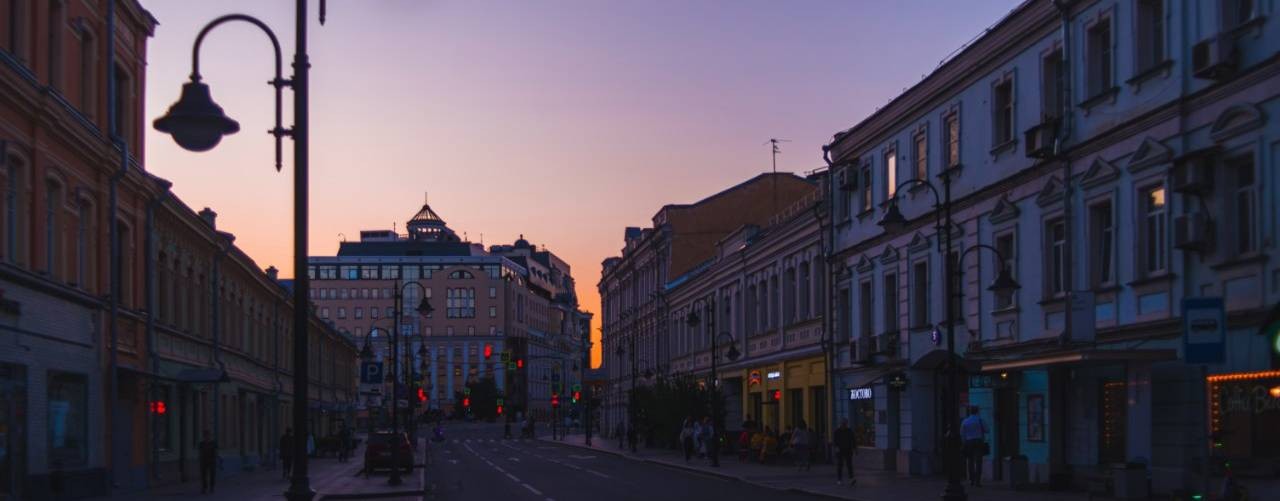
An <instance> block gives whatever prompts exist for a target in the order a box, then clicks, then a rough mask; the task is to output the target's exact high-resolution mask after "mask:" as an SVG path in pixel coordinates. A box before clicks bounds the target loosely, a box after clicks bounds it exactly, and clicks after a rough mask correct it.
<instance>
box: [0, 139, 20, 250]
mask: <svg viewBox="0 0 1280 501" xmlns="http://www.w3.org/2000/svg"><path fill="white" fill-rule="evenodd" d="M0 163H2V164H3V167H4V174H5V178H4V219H3V222H4V245H3V247H0V252H2V253H3V257H4V259H5V260H6V261H8V262H10V263H15V264H16V263H20V262H22V261H23V251H24V250H25V249H24V248H23V246H20V245H18V242H19V241H26V235H25V232H24V231H23V228H24V226H25V223H26V217H24V216H23V208H24V207H26V204H25V202H24V194H25V192H26V189H25V186H26V185H25V182H24V179H25V177H24V176H23V174H24V172H25V171H26V169H25V167H26V163H25V162H23V160H22V158H20V157H18V156H17V155H16V153H15V152H14V151H13V148H12V147H7V148H6V144H5V143H4V142H3V141H0Z"/></svg>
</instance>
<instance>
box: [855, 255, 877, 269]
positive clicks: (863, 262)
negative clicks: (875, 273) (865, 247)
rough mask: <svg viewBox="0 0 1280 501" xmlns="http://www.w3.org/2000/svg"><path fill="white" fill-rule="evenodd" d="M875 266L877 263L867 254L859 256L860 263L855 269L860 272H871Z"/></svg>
mask: <svg viewBox="0 0 1280 501" xmlns="http://www.w3.org/2000/svg"><path fill="white" fill-rule="evenodd" d="M875 268H876V263H875V262H873V261H871V258H869V257H867V255H866V254H863V255H862V256H860V257H858V264H857V265H854V269H856V270H858V273H870V272H871V270H874V269H875Z"/></svg>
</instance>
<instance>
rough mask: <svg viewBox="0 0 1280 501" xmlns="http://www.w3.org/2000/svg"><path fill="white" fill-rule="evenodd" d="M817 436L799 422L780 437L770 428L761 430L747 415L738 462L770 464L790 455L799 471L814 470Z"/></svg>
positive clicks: (802, 422)
mask: <svg viewBox="0 0 1280 501" xmlns="http://www.w3.org/2000/svg"><path fill="white" fill-rule="evenodd" d="M817 441H818V438H817V434H816V433H815V432H814V431H813V429H812V428H809V427H808V426H807V425H806V424H805V422H804V420H800V421H799V422H798V423H796V425H795V426H793V427H791V429H789V430H787V431H785V432H783V433H782V434H779V433H778V432H777V431H775V430H774V429H773V428H772V427H770V426H765V427H763V428H760V427H758V426H757V425H756V423H755V422H754V421H752V420H751V418H750V417H749V416H748V417H747V420H746V421H745V422H743V423H742V433H741V434H739V435H738V448H739V452H738V459H739V460H741V461H752V460H753V461H758V462H760V463H771V462H773V461H774V459H775V458H777V457H778V456H779V455H790V456H791V458H792V460H793V464H794V465H795V467H796V468H797V469H799V470H804V471H808V470H809V469H811V468H812V467H813V445H814V443H815V442H817Z"/></svg>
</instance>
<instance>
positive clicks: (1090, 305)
mask: <svg viewBox="0 0 1280 501" xmlns="http://www.w3.org/2000/svg"><path fill="white" fill-rule="evenodd" d="M1094 303H1095V297H1094V295H1093V291H1072V292H1071V312H1070V315H1071V332H1069V333H1068V335H1070V336H1071V338H1070V340H1071V341H1078V342H1084V343H1092V342H1093V341H1095V340H1096V339H1097V337H1098V333H1097V331H1098V329H1097V323H1098V320H1097V307H1096V305H1095V304H1094Z"/></svg>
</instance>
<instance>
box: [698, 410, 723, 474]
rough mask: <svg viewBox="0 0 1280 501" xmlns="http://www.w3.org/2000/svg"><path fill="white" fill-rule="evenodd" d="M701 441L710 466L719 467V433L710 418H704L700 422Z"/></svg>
mask: <svg viewBox="0 0 1280 501" xmlns="http://www.w3.org/2000/svg"><path fill="white" fill-rule="evenodd" d="M702 443H703V444H704V445H705V447H706V448H707V457H708V458H710V459H711V466H714V467H716V468H719V467H720V434H719V433H718V431H717V430H716V427H715V425H714V424H712V422H711V418H709V417H708V418H704V419H703V423H702Z"/></svg>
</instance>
